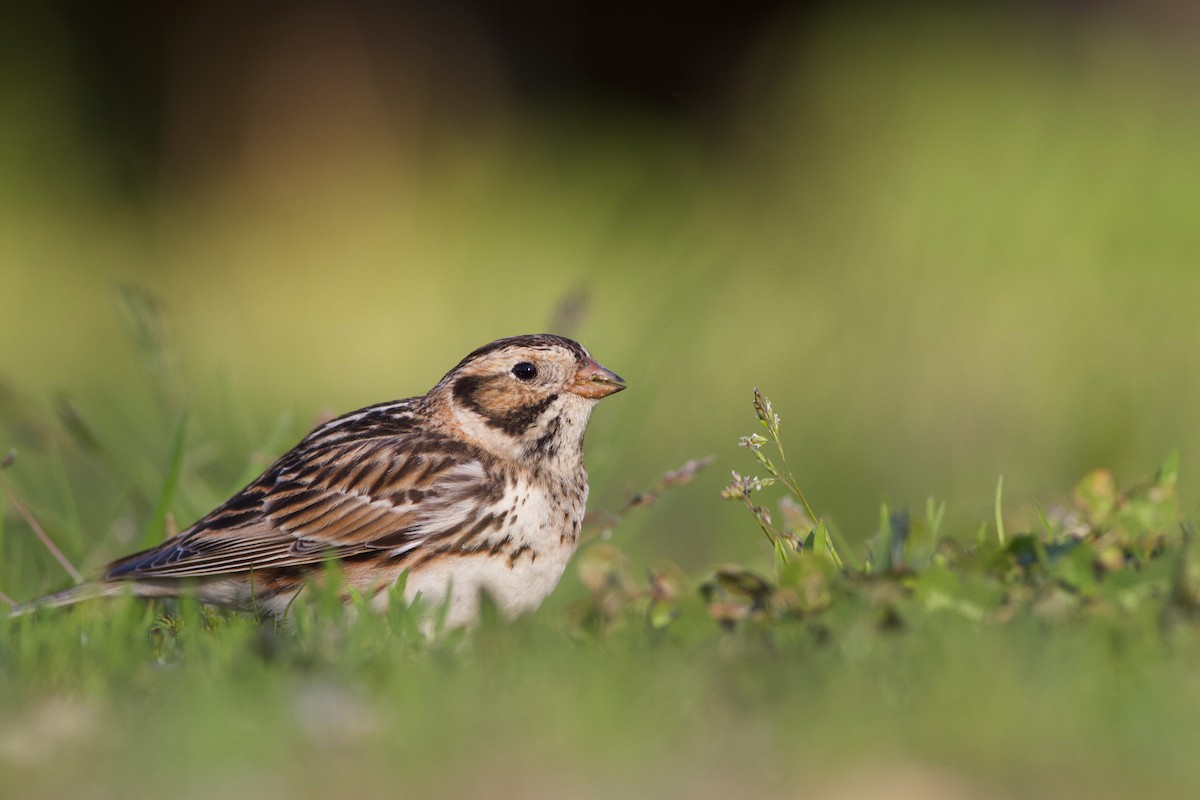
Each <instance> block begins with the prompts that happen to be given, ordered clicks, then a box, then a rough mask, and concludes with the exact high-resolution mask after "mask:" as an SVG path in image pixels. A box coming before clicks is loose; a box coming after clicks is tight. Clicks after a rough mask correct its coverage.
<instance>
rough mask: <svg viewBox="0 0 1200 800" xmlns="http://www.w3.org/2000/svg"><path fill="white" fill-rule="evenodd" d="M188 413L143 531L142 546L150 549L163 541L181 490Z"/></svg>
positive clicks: (181, 420)
mask: <svg viewBox="0 0 1200 800" xmlns="http://www.w3.org/2000/svg"><path fill="white" fill-rule="evenodd" d="M187 425H188V412H187V411H186V410H185V411H184V412H183V414H182V415H181V416H180V418H179V425H177V426H176V428H175V436H174V437H173V438H172V439H171V456H170V460H169V461H168V462H167V474H166V476H165V477H164V478H163V484H162V489H161V490H160V491H159V493H158V500H157V502H155V504H154V512H153V513H152V514H151V515H150V519H149V521H148V522H147V523H146V527H145V529H144V530H143V531H142V545H143V546H145V547H148V546H150V545H153V544H157V543H158V542H160V541H162V538H163V530H164V528H165V527H166V524H167V513H168V512H169V511H170V510H171V502H172V501H173V500H174V499H175V491H176V489H178V488H179V475H180V473H181V472H182V470H183V445H184V440H185V439H186V438H187Z"/></svg>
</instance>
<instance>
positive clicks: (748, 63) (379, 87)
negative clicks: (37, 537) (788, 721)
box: [0, 0, 1200, 566]
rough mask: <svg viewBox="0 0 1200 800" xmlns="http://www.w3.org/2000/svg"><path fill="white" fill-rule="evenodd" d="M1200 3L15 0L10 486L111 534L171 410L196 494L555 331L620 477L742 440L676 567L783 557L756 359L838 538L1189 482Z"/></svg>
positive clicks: (649, 545)
mask: <svg viewBox="0 0 1200 800" xmlns="http://www.w3.org/2000/svg"><path fill="white" fill-rule="evenodd" d="M1198 32H1200V11H1198V7H1197V5H1196V4H1194V3H1188V2H1150V3H1146V2H1071V1H1069V0H1067V1H1064V2H1050V3H1033V2H1025V3H1019V2H1002V1H1001V0H996V2H991V3H975V4H912V3H901V4H895V3H891V4H883V3H875V4H873V3H860V4H849V5H847V4H841V3H782V2H768V0H752V1H751V2H746V3H741V4H730V3H716V2H699V3H691V4H667V5H664V4H644V3H632V2H608V3H600V2H570V1H567V2H514V3H494V4H493V3H472V2H448V3H387V2H348V3H319V2H309V3H284V2H276V3H258V4H240V3H221V2H206V3H193V2H181V3H165V4H159V3H145V2H143V3H134V2H125V3H110V4H95V3H86V2H57V3H55V2H46V3H10V4H7V5H6V6H5V7H4V9H3V10H0V41H2V42H3V46H2V49H0V174H3V175H4V179H3V181H0V276H2V277H0V281H2V286H0V432H3V433H4V435H5V437H6V438H5V440H3V441H0V446H4V447H7V446H8V443H11V444H12V445H13V446H17V447H19V449H20V450H21V458H20V460H19V461H18V465H16V466H14V468H13V471H12V472H11V473H10V474H11V475H12V479H13V480H14V482H16V483H17V484H18V485H20V486H22V487H24V489H23V490H24V491H26V492H27V493H28V494H29V495H30V496H32V497H33V498H34V504H35V505H38V506H40V508H39V511H40V513H42V515H43V516H45V517H46V518H47V519H48V521H49V522H48V524H50V525H51V527H57V528H58V529H60V531H61V533H62V535H63V536H64V537H66V538H67V539H69V540H71V541H72V542H73V544H72V545H71V546H72V547H74V548H75V550H76V552H80V553H82V552H95V553H96V555H95V556H94V557H95V558H99V557H101V556H102V555H112V552H111V551H112V550H115V549H120V547H122V546H123V543H122V541H121V540H122V536H124V537H125V538H126V539H127V538H128V535H127V532H128V530H129V529H130V528H131V527H136V526H137V525H140V524H141V522H142V521H143V520H144V518H145V515H146V514H147V509H148V508H149V507H150V506H152V505H153V502H154V498H155V496H156V494H157V492H158V491H159V488H160V485H161V476H160V472H161V469H160V465H162V464H164V463H165V462H166V460H167V458H168V455H167V453H168V450H169V443H170V440H171V437H172V435H173V432H174V431H175V430H177V427H178V424H179V420H180V418H181V417H182V413H183V409H184V408H185V407H186V408H189V409H190V410H191V414H190V417H189V423H188V425H189V427H188V433H187V436H188V438H187V441H188V444H189V446H188V449H187V451H186V453H187V455H186V459H185V462H184V472H185V478H186V479H185V480H184V481H183V482H181V489H180V492H179V495H178V497H177V498H176V499H175V500H174V501H173V504H172V510H173V511H174V512H175V513H176V515H177V516H178V517H179V519H180V520H181V521H182V522H186V521H190V519H192V518H194V517H195V516H196V515H198V514H200V513H202V512H203V511H205V510H207V508H208V507H209V506H210V505H211V504H212V503H214V502H215V501H217V500H219V499H220V498H221V497H222V496H223V495H224V494H225V493H226V492H227V491H229V490H230V489H232V488H234V487H235V485H236V484H237V482H238V481H239V480H242V479H243V478H245V477H246V475H247V474H248V473H249V472H252V471H253V470H254V469H255V468H257V467H259V466H261V465H262V461H263V459H265V458H267V457H268V456H269V455H270V454H271V453H275V452H279V451H280V450H282V449H283V448H285V447H286V446H288V445H289V444H291V443H292V441H294V439H295V438H296V437H297V436H299V435H300V434H302V433H303V432H304V430H305V429H306V428H307V426H308V425H310V424H311V423H312V422H313V421H314V420H315V419H316V418H317V417H318V416H319V415H320V414H322V413H325V412H328V411H343V410H347V409H349V408H352V407H356V406H360V405H363V404H366V403H370V402H375V401H380V400H384V399H388V398H391V397H395V396H404V395H409V394H415V393H419V392H422V391H424V390H425V389H426V388H428V386H430V385H432V383H433V382H434V381H435V380H436V379H437V378H438V377H439V376H440V375H441V373H442V372H443V371H444V370H445V369H446V368H448V367H449V366H450V365H452V364H453V363H455V361H456V360H457V359H458V358H459V357H461V356H462V355H463V354H464V353H466V352H467V351H469V350H470V349H472V348H473V347H475V346H477V345H479V344H482V343H483V342H486V341H488V340H490V339H493V338H496V337H499V336H503V335H510V334H514V333H519V332H528V331H534V330H539V329H544V328H547V327H550V328H553V329H555V330H558V331H559V332H563V333H568V334H572V335H575V336H577V337H578V338H580V339H581V340H583V341H584V342H585V344H586V345H588V346H589V347H590V348H591V349H592V350H593V352H594V354H595V355H596V356H597V357H598V358H599V359H600V360H601V361H602V362H603V363H605V364H607V365H609V366H611V367H612V368H614V369H615V370H617V371H618V372H619V373H621V374H622V375H624V376H625V377H626V378H627V379H628V380H629V381H630V383H631V387H632V388H631V391H630V392H627V393H625V394H623V395H622V396H620V397H619V398H616V399H614V400H613V401H612V402H611V403H606V404H605V405H604V406H603V407H602V408H601V409H600V411H599V412H598V413H597V416H596V420H595V423H594V425H593V429H592V431H591V434H590V437H589V458H590V463H591V467H592V473H593V486H594V493H593V497H594V498H595V504H597V505H600V506H607V507H615V506H618V505H619V504H620V503H621V500H622V498H623V497H624V495H625V494H626V492H627V491H629V490H631V489H632V488H640V487H642V486H645V485H648V484H649V483H652V482H653V480H654V479H655V477H656V476H657V475H658V474H660V473H661V472H662V471H664V470H666V469H669V468H672V467H675V466H677V465H678V464H679V463H681V462H682V461H683V460H685V459H687V458H690V457H693V456H702V455H707V454H709V453H714V454H717V455H718V462H717V466H716V467H714V468H713V469H712V470H710V472H709V473H707V474H706V475H705V476H704V477H703V478H702V479H701V480H700V481H699V482H698V483H697V485H695V486H692V487H689V488H687V489H685V490H680V491H679V492H677V494H676V495H675V496H671V497H668V498H666V499H665V500H664V501H663V502H662V503H661V504H660V505H659V506H658V507H657V508H656V509H652V510H650V511H647V512H639V516H637V517H636V518H634V519H631V520H630V522H629V524H628V526H627V528H626V532H625V533H623V534H622V535H624V536H626V537H627V539H628V540H629V542H628V543H629V544H630V546H631V547H633V548H634V549H638V548H641V550H642V552H644V553H645V554H646V555H647V557H650V556H655V555H664V556H668V557H671V558H675V559H678V560H680V561H683V562H685V563H686V564H688V565H689V566H699V565H703V564H707V563H711V561H713V560H723V559H733V558H739V557H744V556H745V554H746V553H747V552H752V551H753V549H754V548H756V547H757V546H758V542H757V540H755V539H754V538H753V537H752V536H751V535H745V536H742V535H740V534H739V532H740V531H741V529H742V528H743V527H745V525H746V522H745V520H743V519H742V518H741V516H740V515H739V513H738V511H737V509H733V508H726V507H724V506H722V505H721V503H720V501H719V500H718V499H717V492H718V490H719V488H720V486H721V485H722V484H723V483H724V481H725V478H726V476H727V475H728V470H729V469H731V468H739V469H744V470H749V469H750V463H749V459H748V458H747V457H746V456H747V455H748V454H746V453H745V452H743V451H740V450H737V448H735V447H734V441H735V440H736V437H737V435H739V434H741V433H748V432H750V431H751V430H752V429H753V424H752V423H753V417H752V413H751V410H750V404H749V399H750V393H751V389H752V388H753V387H754V386H756V385H757V386H761V387H762V388H763V390H764V391H766V392H767V393H768V394H770V395H771V396H772V397H773V399H774V400H775V403H776V405H777V407H778V408H779V410H780V411H781V413H782V414H783V415H784V420H785V435H786V436H787V438H788V440H789V441H790V443H791V452H790V454H789V455H790V457H791V460H792V463H793V466H794V467H795V468H796V471H797V473H798V477H799V479H800V482H801V484H802V485H805V486H807V487H808V488H809V491H810V496H811V499H812V500H813V501H814V503H815V504H816V505H817V506H818V507H819V508H821V509H824V510H825V511H827V512H829V513H831V514H832V516H833V518H834V519H835V520H836V521H837V522H838V523H839V524H840V526H841V527H842V528H843V529H844V530H845V531H846V533H847V535H848V536H850V538H853V539H858V538H861V537H862V536H865V535H867V534H869V533H870V532H871V531H872V530H873V528H874V524H875V522H874V521H875V520H876V519H877V504H878V501H879V500H880V499H883V498H887V499H889V500H890V501H891V502H892V503H893V505H906V506H911V507H913V508H923V507H924V501H925V497H926V496H927V495H930V494H932V495H935V496H937V497H939V498H948V499H950V501H951V516H952V518H954V519H957V520H959V521H960V522H962V523H963V524H968V525H969V526H970V527H971V529H973V526H976V525H977V524H978V521H980V520H982V519H984V518H987V517H988V516H990V513H991V509H990V503H991V498H992V492H993V487H994V485H995V481H996V479H997V477H998V475H999V474H1001V473H1003V474H1005V476H1006V477H1005V486H1006V492H1007V494H1008V496H1009V497H1011V498H1015V499H1014V500H1013V501H1012V502H1013V503H1014V504H1017V503H1019V502H1021V501H1029V500H1033V499H1038V500H1045V499H1046V498H1044V497H1043V496H1041V495H1039V494H1038V493H1039V492H1045V491H1046V490H1047V488H1048V487H1049V488H1057V487H1062V488H1066V487H1069V486H1070V484H1071V482H1072V481H1073V480H1074V479H1075V478H1076V477H1077V476H1078V475H1080V474H1082V472H1083V471H1084V470H1086V469H1089V468H1091V467H1093V466H1097V465H1109V466H1113V467H1115V468H1117V469H1118V470H1119V471H1121V472H1122V473H1123V474H1127V475H1129V476H1131V477H1136V476H1139V475H1145V474H1147V473H1149V472H1152V471H1153V469H1154V467H1155V465H1156V464H1157V463H1158V462H1159V460H1161V458H1163V457H1164V456H1165V455H1166V454H1167V453H1168V452H1169V451H1170V450H1172V449H1174V448H1176V447H1181V448H1183V451H1184V459H1185V460H1184V475H1185V484H1186V486H1189V487H1195V486H1198V485H1200V482H1198V481H1197V479H1196V478H1195V475H1200V470H1192V469H1191V463H1192V460H1191V459H1192V458H1193V457H1194V455H1195V453H1197V452H1200V423H1198V422H1197V420H1196V414H1195V413H1194V410H1193V409H1194V408H1195V399H1194V398H1195V396H1196V391H1197V390H1198V389H1200V371H1198V370H1197V357H1196V355H1195V354H1196V353H1197V347H1198V346H1200V329H1198V326H1197V320H1196V307H1195V302H1194V298H1195V297H1197V296H1200V295H1198V294H1197V290H1198V289H1200V272H1197V269H1196V267H1197V262H1198V260H1200V224H1197V223H1198V222H1200V202H1198V200H1197V195H1196V187H1197V186H1200V145H1197V142H1200V98H1198V95H1197V92H1196V86H1197V85H1198V84H1197V82H1196V78H1197V77H1198V74H1197V72H1198V71H1197V66H1198V57H1197V53H1198V52H1200V50H1198V49H1197V47H1196V45H1197V41H1198V39H1197V33H1198ZM121 287H125V288H121ZM81 430H82V431H87V433H86V435H85V436H83V437H82V438H81V434H80V431H81ZM81 441H82V442H90V443H88V444H86V445H85V444H80V442H81ZM247 453H254V454H257V455H256V456H255V457H254V458H252V459H251V460H250V461H249V463H247ZM255 459H257V460H255ZM47 486H61V487H66V488H65V489H63V490H62V492H68V493H70V496H71V497H72V505H73V508H72V509H69V510H64V509H63V508H62V504H63V503H62V493H61V492H60V491H59V489H54V490H50V489H46V488H44V487H47ZM1192 497H1194V493H1193V492H1185V501H1189V500H1190V499H1191V498H1192ZM122 531H125V532H126V534H122Z"/></svg>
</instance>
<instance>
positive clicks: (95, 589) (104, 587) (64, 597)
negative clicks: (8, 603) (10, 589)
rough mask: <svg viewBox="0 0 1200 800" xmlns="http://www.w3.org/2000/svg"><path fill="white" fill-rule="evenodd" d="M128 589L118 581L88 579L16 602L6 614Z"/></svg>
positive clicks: (123, 591)
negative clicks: (43, 595)
mask: <svg viewBox="0 0 1200 800" xmlns="http://www.w3.org/2000/svg"><path fill="white" fill-rule="evenodd" d="M128 591H129V587H128V586H125V585H123V584H120V583H101V582H98V581H88V582H87V583H81V584H79V585H78V586H72V587H71V588H70V589H63V590H62V591H61V592H55V593H54V594H48V595H46V596H45V597H39V598H38V599H36V600H30V601H29V602H28V603H18V604H17V605H15V606H13V607H12V610H11V611H9V613H8V615H9V617H21V616H24V615H26V614H32V613H33V612H34V611H37V610H38V609H41V608H61V607H62V606H70V605H74V604H75V603H81V602H83V601H84V600H93V599H95V598H97V597H111V596H113V595H118V594H125V593H126V592H128Z"/></svg>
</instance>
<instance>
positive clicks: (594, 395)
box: [567, 358, 625, 400]
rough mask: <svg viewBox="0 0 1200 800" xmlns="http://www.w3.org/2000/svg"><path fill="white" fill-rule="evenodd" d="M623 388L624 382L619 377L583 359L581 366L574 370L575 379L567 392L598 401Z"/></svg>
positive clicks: (593, 362)
mask: <svg viewBox="0 0 1200 800" xmlns="http://www.w3.org/2000/svg"><path fill="white" fill-rule="evenodd" d="M624 388H625V381H623V380H621V376H620V375H617V374H616V373H615V372H613V371H611V370H607V369H605V368H604V367H602V366H600V365H599V364H597V363H596V362H595V361H592V360H591V359H590V358H589V359H585V360H584V362H583V366H582V367H580V368H579V369H578V370H576V372H575V379H574V380H572V381H571V385H570V386H568V387H567V391H569V392H574V393H575V394H577V395H579V396H580V397H590V398H591V399H593V400H599V399H600V398H601V397H608V396H609V395H610V394H616V393H617V392H619V391H621V390H622V389H624Z"/></svg>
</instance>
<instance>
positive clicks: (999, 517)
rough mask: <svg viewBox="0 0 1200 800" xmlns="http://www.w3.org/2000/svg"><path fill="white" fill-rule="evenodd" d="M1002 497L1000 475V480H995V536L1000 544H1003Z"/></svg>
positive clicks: (1001, 477) (1002, 488)
mask: <svg viewBox="0 0 1200 800" xmlns="http://www.w3.org/2000/svg"><path fill="white" fill-rule="evenodd" d="M1003 497H1004V476H1003V475H1001V476H1000V480H999V481H997V482H996V538H997V539H999V540H1000V546H1001V547H1003V546H1004V539H1005V536H1004V513H1003V510H1002V500H1003Z"/></svg>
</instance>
